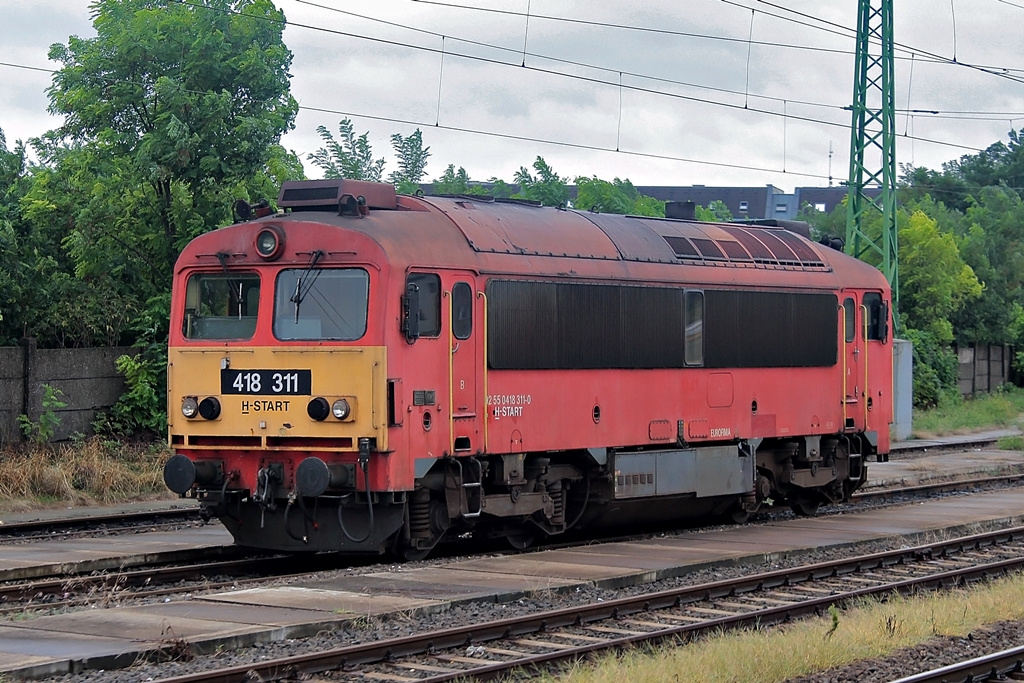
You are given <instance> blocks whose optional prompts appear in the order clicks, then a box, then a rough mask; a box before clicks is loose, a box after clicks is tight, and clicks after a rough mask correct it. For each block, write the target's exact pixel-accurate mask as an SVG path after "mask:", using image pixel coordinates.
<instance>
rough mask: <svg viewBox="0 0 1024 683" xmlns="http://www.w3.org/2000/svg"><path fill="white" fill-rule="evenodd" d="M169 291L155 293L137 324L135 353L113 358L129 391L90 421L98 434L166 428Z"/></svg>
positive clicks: (152, 431) (155, 433)
mask: <svg viewBox="0 0 1024 683" xmlns="http://www.w3.org/2000/svg"><path fill="white" fill-rule="evenodd" d="M169 311H170V295H169V294H168V295H163V296H159V297H154V298H153V299H150V300H149V301H148V302H147V305H146V312H145V314H144V315H143V316H142V318H141V319H140V323H139V325H138V327H137V328H136V331H137V332H138V334H139V341H138V342H136V344H135V346H134V348H136V349H138V353H137V354H136V355H134V356H121V357H120V358H118V359H117V361H115V365H116V367H117V371H118V372H120V373H121V374H122V375H124V381H125V384H127V385H128V391H126V392H125V393H123V394H121V397H120V398H118V399H117V403H115V404H114V406H113V407H112V408H111V409H110V410H109V411H107V412H105V413H102V414H101V415H99V416H98V417H97V418H96V420H95V421H94V422H93V429H95V430H96V433H97V434H100V435H108V436H131V435H136V434H144V435H147V436H159V435H161V434H163V433H164V432H166V430H167V405H166V402H167V318H168V315H169Z"/></svg>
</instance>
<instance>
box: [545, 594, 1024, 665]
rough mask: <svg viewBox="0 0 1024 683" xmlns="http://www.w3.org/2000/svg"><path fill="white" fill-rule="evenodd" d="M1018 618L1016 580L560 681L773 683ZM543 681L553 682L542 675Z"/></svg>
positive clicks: (890, 603) (608, 661)
mask: <svg viewBox="0 0 1024 683" xmlns="http://www.w3.org/2000/svg"><path fill="white" fill-rule="evenodd" d="M1022 618H1024V577H1022V576H1020V575H1014V576H1012V577H1010V578H1007V579H1001V580H998V581H994V582H992V583H988V584H984V585H980V586H976V587H972V588H970V589H967V590H957V591H952V592H948V593H940V594H935V595H925V596H921V597H912V598H905V597H901V596H893V597H891V598H890V599H888V600H887V601H885V602H878V601H866V602H863V603H861V604H858V605H857V606H854V607H851V608H849V609H843V610H838V611H834V612H833V615H827V616H824V617H821V618H815V619H808V620H802V621H799V622H796V623H794V624H791V625H788V626H784V627H778V628H766V629H761V630H753V631H742V632H730V633H720V634H718V635H715V636H712V637H709V638H705V639H702V640H700V641H697V642H695V643H691V644H688V645H685V646H678V647H667V648H661V649H658V650H656V651H650V650H647V649H645V650H635V651H632V652H627V653H626V654H623V655H619V656H610V657H605V658H602V659H600V660H598V661H596V662H593V663H585V664H579V665H577V666H576V667H574V668H573V669H572V670H571V671H569V672H566V673H564V674H562V675H560V676H558V678H557V680H558V681H560V683H566V682H569V683H577V682H578V683H622V681H630V683H654V682H660V681H672V682H675V681H701V682H707V683H742V682H748V681H757V682H758V683H780V682H782V681H786V680H788V679H790V678H795V677H797V676H802V675H807V674H812V673H816V672H820V671H825V670H827V669H831V668H834V667H837V666H842V665H846V664H850V663H852V662H856V661H860V660H864V659H874V658H878V657H883V656H886V655H889V654H892V653H893V652H895V651H896V650H898V649H901V648H905V647H911V646H914V645H918V644H920V643H923V642H925V641H926V640H928V639H929V638H931V637H933V636H956V635H960V636H964V635H966V634H968V633H970V632H971V631H973V630H975V629H977V628H979V627H981V626H984V625H985V624H991V623H996V622H999V621H1006V620H1017V619H1022ZM546 680H549V681H551V680H555V679H554V678H553V677H550V676H548V677H546Z"/></svg>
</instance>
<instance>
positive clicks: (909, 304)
mask: <svg viewBox="0 0 1024 683" xmlns="http://www.w3.org/2000/svg"><path fill="white" fill-rule="evenodd" d="M897 225H898V226H899V245H900V246H899V268H900V310H901V314H902V315H903V324H904V325H906V326H907V327H908V328H915V329H919V330H922V331H924V332H927V333H928V334H929V335H931V336H932V337H933V338H934V339H935V340H936V341H937V342H939V343H941V344H949V343H951V342H952V341H953V325H952V323H951V321H950V318H951V316H952V315H953V314H955V313H956V312H957V311H958V310H959V309H961V308H962V307H964V306H967V305H970V303H971V302H972V301H973V300H974V299H977V298H978V297H979V296H981V293H982V289H983V286H982V284H981V283H980V282H978V278H977V276H975V274H974V271H973V270H972V269H971V267H970V266H969V265H967V264H966V263H964V261H963V259H962V258H961V256H960V252H959V249H958V248H957V244H956V240H955V238H954V237H953V235H952V234H951V233H949V232H943V231H940V230H939V227H938V224H937V223H936V221H935V220H933V219H932V218H929V217H928V216H927V215H926V214H925V213H924V212H923V211H920V210H918V211H914V212H913V213H912V214H910V215H909V216H908V215H907V214H906V212H903V211H901V212H900V216H899V217H898V219H897Z"/></svg>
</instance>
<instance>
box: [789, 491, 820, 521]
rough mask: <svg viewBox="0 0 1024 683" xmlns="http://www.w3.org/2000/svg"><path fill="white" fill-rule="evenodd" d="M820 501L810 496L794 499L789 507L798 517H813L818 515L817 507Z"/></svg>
mask: <svg viewBox="0 0 1024 683" xmlns="http://www.w3.org/2000/svg"><path fill="white" fill-rule="evenodd" d="M820 505H821V501H820V500H818V499H817V498H811V497H810V496H801V497H799V498H794V499H793V501H792V502H790V504H789V507H790V509H791V510H792V511H793V513H794V514H796V515H797V516H798V517H813V516H815V515H816V514H818V507H819V506H820Z"/></svg>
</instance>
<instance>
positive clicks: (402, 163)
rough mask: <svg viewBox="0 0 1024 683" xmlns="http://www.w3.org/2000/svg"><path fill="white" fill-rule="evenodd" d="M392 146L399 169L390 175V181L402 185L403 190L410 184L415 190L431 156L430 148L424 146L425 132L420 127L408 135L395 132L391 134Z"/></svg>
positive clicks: (424, 173)
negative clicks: (404, 135)
mask: <svg viewBox="0 0 1024 683" xmlns="http://www.w3.org/2000/svg"><path fill="white" fill-rule="evenodd" d="M391 146H392V147H393V148H394V150H395V156H397V157H398V170H397V171H393V172H392V173H391V174H390V175H389V176H388V182H389V183H393V184H394V185H399V186H401V188H400V189H401V190H404V189H405V187H406V185H409V186H411V187H412V188H413V191H414V192H415V190H416V189H417V187H418V184H419V182H420V181H421V180H423V176H424V175H426V172H427V159H429V158H430V148H429V147H424V146H423V133H422V132H420V129H419V128H417V129H416V132H414V133H413V134H412V135H408V136H406V137H402V136H401V135H399V134H398V133H395V134H394V135H392V136H391Z"/></svg>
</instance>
